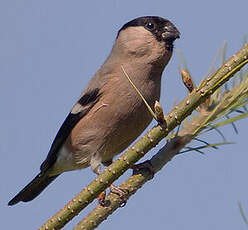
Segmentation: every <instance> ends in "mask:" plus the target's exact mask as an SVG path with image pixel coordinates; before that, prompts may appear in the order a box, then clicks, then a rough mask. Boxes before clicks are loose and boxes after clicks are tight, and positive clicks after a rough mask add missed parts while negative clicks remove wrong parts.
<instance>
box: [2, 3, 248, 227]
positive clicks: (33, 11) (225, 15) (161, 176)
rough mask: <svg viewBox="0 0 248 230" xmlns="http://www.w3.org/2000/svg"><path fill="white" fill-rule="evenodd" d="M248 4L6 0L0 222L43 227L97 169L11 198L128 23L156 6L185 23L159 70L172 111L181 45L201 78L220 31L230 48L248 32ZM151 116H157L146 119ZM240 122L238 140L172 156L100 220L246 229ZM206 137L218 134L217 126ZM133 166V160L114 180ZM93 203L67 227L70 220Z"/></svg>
mask: <svg viewBox="0 0 248 230" xmlns="http://www.w3.org/2000/svg"><path fill="white" fill-rule="evenodd" d="M247 9H248V1H247V0H236V1H235V2H232V3H231V2H230V3H228V2H226V1H213V0H209V1H193V0H188V1H164V0H157V1H156V0H154V1H148V0H143V1H130V0H126V1H121V0H108V1H96V0H92V1H79V0H74V1H65V0H52V1H51V0H49V1H48V0H43V1H34V0H33V1H31V0H23V1H18V0H2V1H0V28H1V32H0V98H1V108H2V109H1V115H0V117H1V119H0V126H1V131H0V139H1V141H0V153H1V156H2V160H1V162H2V164H1V168H0V181H1V185H0V186H1V187H0V195H1V199H0V215H1V225H2V229H26V230H29V229H30V230H31V229H37V228H38V227H40V226H41V225H42V224H43V223H44V222H45V221H46V220H47V219H48V218H49V217H51V216H52V215H54V214H55V213H56V212H57V211H58V210H59V209H60V208H62V207H63V206H64V204H66V203H67V202H68V201H70V200H71V199H72V198H73V196H75V195H76V194H78V193H79V192H80V191H81V189H83V188H84V187H85V186H86V185H88V184H89V183H90V181H91V180H93V179H94V177H95V175H94V173H92V171H91V170H90V169H89V168H88V169H84V170H80V171H74V172H67V173H64V174H63V175H61V176H60V177H59V178H57V179H56V180H55V181H54V182H53V183H52V184H51V185H50V186H49V187H48V188H47V189H46V190H45V191H44V192H43V193H42V194H41V195H40V196H38V197H37V198H36V199H35V200H33V201H32V202H29V203H19V204H18V205H16V206H13V207H8V206H7V203H8V201H9V200H10V199H11V198H13V196H14V195H16V193H17V192H19V191H20V190H21V189H22V188H23V187H24V186H25V185H26V184H27V183H28V182H29V181H30V180H31V179H33V177H34V176H35V175H36V174H37V173H38V172H39V166H40V164H41V163H42V161H43V160H44V159H45V158H46V155H47V152H48V150H49V148H50V145H51V143H52V141H53V138H54V137H55V135H56V132H57V131H58V129H59V127H60V125H61V124H62V122H63V120H64V119H65V117H66V115H67V114H68V112H69V111H70V109H71V107H72V105H73V104H74V102H75V101H76V100H77V98H78V97H79V95H80V93H81V91H82V90H83V89H84V87H85V86H86V85H87V83H88V81H89V79H90V78H91V77H92V76H93V75H94V73H95V72H96V71H97V69H98V68H99V67H100V66H101V64H102V63H103V62H104V60H105V58H106V57H107V55H108V54H109V52H110V50H111V47H112V45H113V42H114V39H115V37H116V34H117V31H118V29H119V28H120V27H121V26H122V25H123V24H124V23H126V22H128V21H130V20H132V19H134V18H136V17H139V16H144V15H157V16H161V17H164V18H167V19H169V20H171V21H172V22H173V23H174V24H175V25H176V26H177V28H178V29H179V31H180V32H181V38H180V39H179V40H177V41H176V43H175V52H174V54H173V57H172V59H171V61H170V63H169V65H168V66H167V67H166V70H165V71H164V74H163V81H162V92H161V105H162V106H163V108H164V110H165V112H168V111H169V110H170V109H171V108H172V105H173V103H174V101H175V100H177V101H180V100H181V99H183V98H184V97H185V96H186V94H187V91H186V89H185V87H184V86H183V84H182V83H181V79H180V75H179V72H178V66H179V65H181V62H180V58H179V56H178V52H177V51H178V50H180V51H181V52H182V53H183V55H184V57H185V59H186V61H187V64H188V67H189V69H190V71H191V74H192V76H193V77H194V79H195V82H196V83H199V82H200V81H201V79H202V78H203V77H204V76H205V74H206V73H207V71H208V69H209V67H210V65H211V64H212V62H213V60H214V58H215V56H216V54H217V50H218V48H220V47H222V46H223V44H224V41H227V42H228V45H227V56H231V55H233V54H234V52H235V51H237V50H238V49H239V48H240V47H241V46H242V43H243V37H244V36H245V35H248V31H247V20H246V19H245V15H247ZM154 125H156V122H155V121H153V122H152V124H151V125H150V126H149V128H151V127H152V126H154ZM236 125H237V128H238V131H239V134H238V135H237V134H235V132H234V130H233V129H232V127H231V126H228V127H225V128H223V129H222V132H223V133H224V135H225V137H226V139H227V140H228V141H233V142H235V144H233V145H227V146H223V147H220V148H219V149H218V150H212V149H207V150H205V154H204V155H202V154H199V153H195V152H190V153H187V154H183V155H179V156H177V157H175V158H174V159H173V160H172V161H171V162H170V163H169V164H168V165H166V167H165V168H163V170H162V171H160V172H159V173H158V174H157V175H156V176H155V177H154V179H153V180H152V181H150V182H148V183H147V184H146V185H145V186H144V187H143V188H142V189H141V190H139V191H138V192H137V193H136V194H135V195H134V196H133V197H131V199H130V200H129V201H128V203H127V205H126V206H125V207H124V208H121V209H118V210H117V212H115V213H114V214H113V215H111V216H110V217H109V218H108V219H107V220H106V221H104V222H103V223H102V224H101V225H100V226H99V228H98V229H102V230H105V229H116V228H118V229H119V230H124V229H144V230H145V229H151V228H155V229H170V230H176V229H201V230H208V229H225V230H229V229H239V230H245V229H247V226H246V225H245V223H244V221H243V220H242V217H241V214H240V212H239V208H238V204H237V202H238V200H240V201H241V202H242V204H243V207H244V210H245V212H246V214H247V216H248V195H247V194H248V191H247V190H248V184H247V182H246V179H245V178H246V174H247V162H248V155H247V150H246V149H247V145H246V144H247V143H246V141H247V136H246V135H247V134H246V129H247V126H248V120H247V119H246V120H242V121H239V122H237V123H236ZM204 140H206V141H208V142H210V143H216V142H221V141H222V139H221V138H220V137H219V136H218V134H216V133H214V132H213V133H211V135H209V136H208V137H206V139H204ZM163 143H164V141H162V143H161V144H160V146H159V147H161V146H162V144H163ZM159 147H157V148H156V149H155V150H152V151H151V152H150V153H149V154H148V155H147V157H146V158H145V159H147V158H149V157H151V156H152V155H153V154H155V153H156V151H157V150H158V149H159ZM130 175H131V170H129V171H128V172H127V173H126V175H125V176H123V177H122V178H121V179H120V180H119V181H118V182H117V184H118V183H119V184H120V183H121V182H122V181H123V180H124V179H125V178H127V177H128V176H130ZM96 204H97V202H96V201H95V202H93V203H92V204H91V205H90V206H89V207H87V208H86V209H85V210H83V211H82V212H81V213H80V214H79V215H78V216H77V217H76V218H74V219H73V221H71V222H70V223H69V224H67V225H66V226H65V227H64V229H72V228H73V227H74V226H75V225H76V224H77V223H78V222H79V221H80V220H82V219H83V217H84V216H86V215H87V213H88V212H89V211H91V210H92V209H93V208H94V206H95V205H96Z"/></svg>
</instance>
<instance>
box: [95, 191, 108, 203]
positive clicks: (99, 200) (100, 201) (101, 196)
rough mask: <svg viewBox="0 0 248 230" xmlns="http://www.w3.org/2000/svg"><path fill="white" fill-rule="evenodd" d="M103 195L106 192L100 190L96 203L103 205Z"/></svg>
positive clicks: (104, 195)
mask: <svg viewBox="0 0 248 230" xmlns="http://www.w3.org/2000/svg"><path fill="white" fill-rule="evenodd" d="M105 197H106V192H105V191H102V192H101V193H100V194H99V196H98V197H97V199H98V203H99V204H100V205H101V206H102V207H103V206H104V205H105Z"/></svg>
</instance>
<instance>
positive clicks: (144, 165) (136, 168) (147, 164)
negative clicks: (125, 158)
mask: <svg viewBox="0 0 248 230" xmlns="http://www.w3.org/2000/svg"><path fill="white" fill-rule="evenodd" d="M132 169H133V174H138V173H139V171H140V170H142V169H147V170H148V171H149V173H150V175H151V179H152V178H153V177H154V174H155V172H154V168H153V166H152V164H151V161H149V160H147V161H144V162H142V163H140V164H136V165H134V166H133V167H132Z"/></svg>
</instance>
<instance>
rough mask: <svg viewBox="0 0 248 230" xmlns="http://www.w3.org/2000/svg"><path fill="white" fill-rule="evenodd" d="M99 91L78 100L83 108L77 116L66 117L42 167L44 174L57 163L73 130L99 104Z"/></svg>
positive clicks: (96, 90) (71, 114)
mask: <svg viewBox="0 0 248 230" xmlns="http://www.w3.org/2000/svg"><path fill="white" fill-rule="evenodd" d="M99 91H100V89H98V88H96V89H94V90H91V91H89V92H87V93H85V94H84V95H83V96H82V97H81V98H80V99H79V100H78V104H80V105H81V106H82V110H81V111H80V112H79V113H77V114H73V113H69V115H68V116H67V117H66V119H65V121H64V123H63V124H62V126H61V127H60V129H59V131H58V133H57V135H56V137H55V139H54V141H53V143H52V146H51V148H50V151H49V153H48V155H47V158H46V160H45V161H44V162H43V163H42V165H41V166H40V169H41V171H42V172H44V171H46V170H47V169H49V168H50V167H51V166H52V165H53V164H54V163H55V161H56V160H57V157H58V156H57V153H58V151H59V149H60V148H61V147H62V145H63V144H64V142H65V140H66V139H67V137H68V136H69V135H70V133H71V130H72V129H73V128H74V126H75V125H76V124H77V123H78V122H79V121H80V119H81V118H82V117H84V116H85V115H86V114H87V113H88V112H89V110H90V109H91V108H92V107H93V106H94V104H96V103H97V102H98V100H99V98H100V95H101V94H100V93H99Z"/></svg>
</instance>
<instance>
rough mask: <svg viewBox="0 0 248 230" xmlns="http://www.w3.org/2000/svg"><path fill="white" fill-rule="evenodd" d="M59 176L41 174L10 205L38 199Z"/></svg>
mask: <svg viewBox="0 0 248 230" xmlns="http://www.w3.org/2000/svg"><path fill="white" fill-rule="evenodd" d="M57 176H59V175H56V176H50V177H49V176H47V175H46V174H45V173H44V174H42V173H39V174H38V175H37V176H36V177H35V178H34V179H33V180H32V181H31V182H30V183H29V184H28V185H27V186H26V187H25V188H24V189H22V190H21V191H20V192H19V193H18V194H17V195H16V196H15V197H14V198H13V199H12V200H11V201H10V202H9V203H8V205H14V204H17V203H18V202H20V201H23V202H28V201H31V200H33V199H34V198H35V197H37V196H38V195H39V194H40V193H41V192H42V191H43V190H44V189H45V188H46V187H47V186H48V185H49V184H50V183H51V182H52V181H53V180H54V179H55V178H56V177H57Z"/></svg>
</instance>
